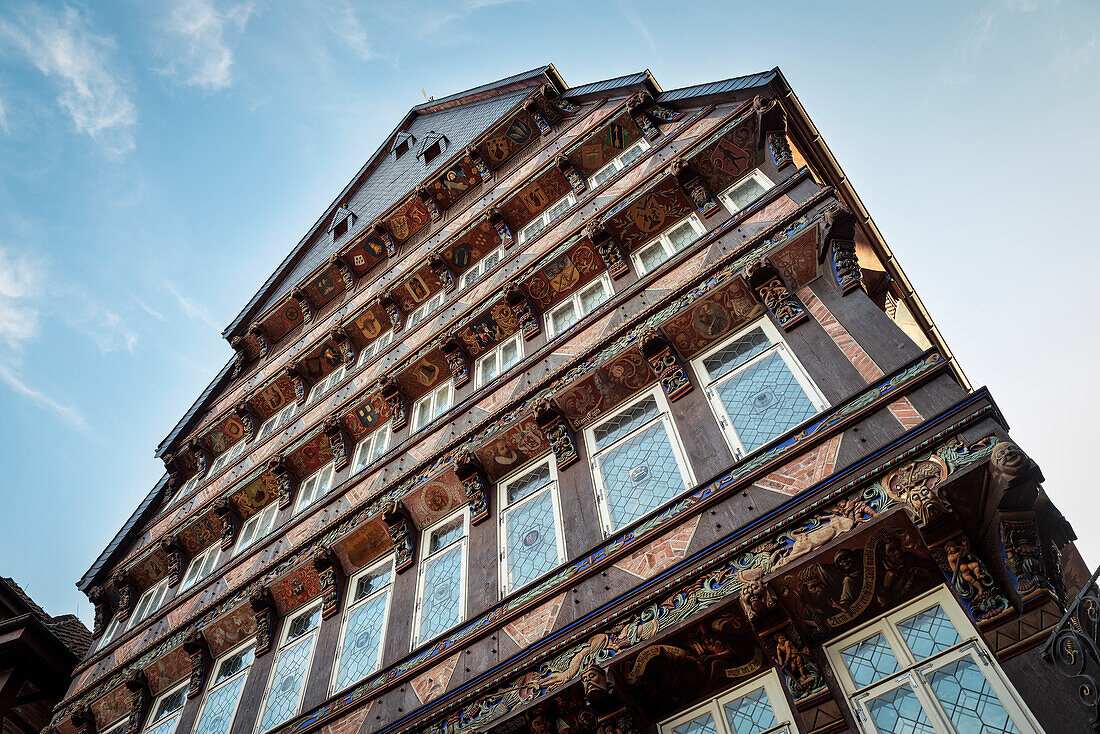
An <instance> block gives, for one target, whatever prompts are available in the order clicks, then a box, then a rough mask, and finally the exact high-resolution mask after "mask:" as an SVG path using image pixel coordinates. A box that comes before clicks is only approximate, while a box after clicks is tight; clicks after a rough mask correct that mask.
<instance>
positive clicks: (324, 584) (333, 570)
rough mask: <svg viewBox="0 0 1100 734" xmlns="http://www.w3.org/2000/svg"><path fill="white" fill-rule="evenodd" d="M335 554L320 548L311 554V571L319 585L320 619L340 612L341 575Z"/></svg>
mask: <svg viewBox="0 0 1100 734" xmlns="http://www.w3.org/2000/svg"><path fill="white" fill-rule="evenodd" d="M338 566H339V563H338V562H337V560H336V556H335V554H334V553H333V552H332V550H331V549H330V548H328V547H326V546H322V547H320V548H318V549H317V550H316V552H314V554H313V569H314V570H315V571H317V578H318V579H319V580H320V583H321V617H322V618H323V619H328V618H329V617H331V616H332V615H334V614H336V613H337V612H338V611H340V583H341V578H340V576H341V574H339V569H338V568H337V567H338Z"/></svg>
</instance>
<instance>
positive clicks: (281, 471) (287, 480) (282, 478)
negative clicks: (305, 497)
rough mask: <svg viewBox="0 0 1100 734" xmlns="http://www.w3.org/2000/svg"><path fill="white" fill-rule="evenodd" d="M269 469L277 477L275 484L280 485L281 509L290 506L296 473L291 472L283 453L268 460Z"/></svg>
mask: <svg viewBox="0 0 1100 734" xmlns="http://www.w3.org/2000/svg"><path fill="white" fill-rule="evenodd" d="M267 471H268V472H269V473H270V474H272V475H273V476H274V477H275V485H276V486H277V487H278V495H279V509H280V510H285V509H286V508H288V507H290V502H291V500H292V499H294V489H295V487H294V475H292V474H291V473H290V467H288V466H287V463H286V461H285V460H284V459H283V457H282V455H281V454H276V455H275V456H272V457H271V458H270V459H268V460H267Z"/></svg>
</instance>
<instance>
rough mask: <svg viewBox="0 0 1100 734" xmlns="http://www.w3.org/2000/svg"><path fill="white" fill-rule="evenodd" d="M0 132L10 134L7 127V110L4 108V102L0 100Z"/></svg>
mask: <svg viewBox="0 0 1100 734" xmlns="http://www.w3.org/2000/svg"><path fill="white" fill-rule="evenodd" d="M0 132H3V133H4V134H5V135H7V134H8V133H10V132H11V129H10V128H9V127H8V109H7V107H5V106H4V100H2V99H0Z"/></svg>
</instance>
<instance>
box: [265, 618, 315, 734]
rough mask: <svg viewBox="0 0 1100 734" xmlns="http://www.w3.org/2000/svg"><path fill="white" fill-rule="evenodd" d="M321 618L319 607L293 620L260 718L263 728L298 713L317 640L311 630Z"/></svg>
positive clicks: (267, 727)
mask: <svg viewBox="0 0 1100 734" xmlns="http://www.w3.org/2000/svg"><path fill="white" fill-rule="evenodd" d="M320 617H321V610H320V608H317V609H314V610H313V611H311V612H307V613H306V614H303V615H300V616H298V617H295V618H294V619H293V620H292V621H291V622H290V628H289V629H288V630H287V636H286V641H285V642H284V643H283V644H284V647H283V648H282V649H281V650H280V651H279V659H278V661H277V662H276V663H275V674H274V675H273V676H272V678H271V688H270V690H269V691H268V695H267V701H266V702H265V703H264V710H263V714H262V715H261V717H260V731H266V730H268V729H270V728H272V727H274V726H278V725H279V724H281V723H283V722H284V721H286V720H287V719H289V718H290V717H292V716H294V715H295V714H297V713H298V705H299V701H300V699H301V694H302V687H303V686H304V685H305V682H306V673H307V672H308V668H309V658H310V653H312V652H313V641H314V640H315V639H316V635H312V634H310V633H311V632H312V631H313V630H314V629H315V628H316V627H317V625H318V623H319V622H320Z"/></svg>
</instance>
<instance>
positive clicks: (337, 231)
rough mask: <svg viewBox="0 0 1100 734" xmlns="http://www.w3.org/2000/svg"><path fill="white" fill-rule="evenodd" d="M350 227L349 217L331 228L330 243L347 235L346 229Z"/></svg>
mask: <svg viewBox="0 0 1100 734" xmlns="http://www.w3.org/2000/svg"><path fill="white" fill-rule="evenodd" d="M350 225H351V217H344V218H343V219H341V220H340V221H339V222H337V223H336V225H335V226H334V227H333V228H332V241H333V242H335V241H336V240H338V239H340V238H341V237H343V236H344V235H346V234H347V233H348V227H349V226H350Z"/></svg>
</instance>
